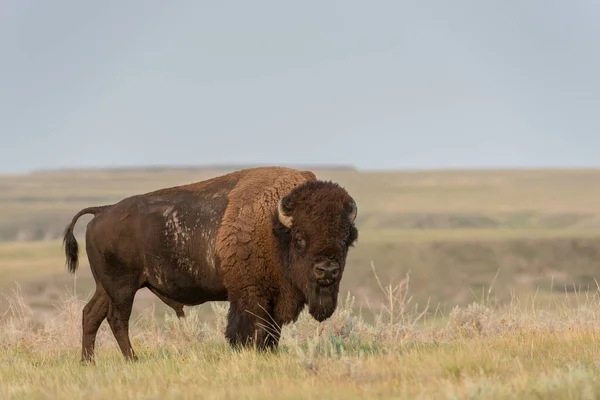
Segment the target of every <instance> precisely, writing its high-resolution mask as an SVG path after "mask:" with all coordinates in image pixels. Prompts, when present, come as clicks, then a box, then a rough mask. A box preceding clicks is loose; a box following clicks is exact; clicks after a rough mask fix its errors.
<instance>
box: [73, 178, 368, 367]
mask: <svg viewBox="0 0 600 400" xmlns="http://www.w3.org/2000/svg"><path fill="white" fill-rule="evenodd" d="M84 214H93V215H94V218H93V219H92V220H91V221H90V222H89V223H88V226H87V229H86V236H85V237H86V243H85V245H86V250H87V257H88V260H89V265H90V268H91V271H92V274H93V277H94V280H95V282H96V291H95V293H94V295H93V297H92V298H91V299H90V301H89V302H88V303H87V305H86V306H85V307H84V309H83V313H82V314H83V316H82V324H83V326H82V353H81V361H82V363H87V362H90V361H93V357H94V344H95V340H96V333H97V331H98V328H99V327H100V325H101V323H102V321H103V320H104V318H107V320H108V324H109V325H110V328H111V330H112V332H113V335H114V336H115V339H116V341H117V343H118V345H119V347H120V350H121V352H122V353H123V356H124V357H125V359H126V360H128V361H132V360H136V359H137V356H136V354H135V352H134V350H133V348H132V346H131V342H130V339H129V329H128V328H129V318H130V315H131V309H132V305H133V300H134V296H135V294H136V292H137V291H138V290H139V289H140V288H144V287H146V288H148V289H149V290H151V291H152V292H153V293H154V294H156V295H157V296H158V297H159V298H160V299H161V300H162V301H163V302H165V303H166V304H168V305H169V306H171V307H172V308H173V309H174V310H175V311H176V312H177V313H178V314H177V315H178V317H181V316H183V310H182V307H183V305H189V306H191V305H199V304H203V303H205V302H209V301H228V302H229V311H228V316H227V327H226V330H225V336H226V338H227V340H228V342H229V343H230V345H231V346H232V347H234V348H238V347H240V346H242V347H243V346H246V347H247V346H252V347H255V348H256V349H258V350H262V351H264V350H273V349H275V348H277V346H278V343H279V338H280V334H281V327H282V326H284V325H285V324H289V323H292V322H295V321H296V320H297V318H298V315H299V314H300V312H301V311H302V309H303V308H304V307H305V306H306V305H308V310H309V313H310V315H311V316H312V317H313V318H315V319H316V320H318V321H324V320H326V319H327V318H329V317H330V316H331V315H332V314H333V312H334V311H335V309H336V307H337V301H338V292H339V285H340V280H341V278H342V275H343V273H344V267H345V265H346V257H347V254H348V251H349V248H350V247H352V246H353V245H354V243H355V241H356V240H357V238H358V230H357V228H356V226H355V219H356V215H357V205H356V202H355V200H354V199H353V198H352V197H351V196H350V195H349V194H348V192H347V191H346V190H345V189H344V188H342V187H341V186H340V185H338V184H337V183H334V182H331V181H323V180H318V179H317V178H316V176H315V174H314V173H313V172H311V171H303V170H297V169H292V168H284V167H258V168H248V169H243V170H239V171H235V172H231V173H228V174H225V175H222V176H219V177H215V178H212V179H208V180H204V181H201V182H196V183H191V184H186V185H181V186H175V187H171V188H165V189H160V190H156V191H153V192H149V193H146V194H140V195H134V196H131V197H128V198H125V199H123V200H121V201H120V202H117V203H115V204H113V205H106V206H99V207H89V208H85V209H83V210H81V211H79V212H78V213H77V214H76V215H75V216H74V217H73V219H72V221H71V223H70V224H69V225H68V226H67V227H66V229H65V233H64V240H63V242H64V249H65V255H66V264H67V268H68V270H69V272H70V273H72V274H73V273H75V271H76V269H77V266H78V252H79V250H78V244H77V241H76V239H75V236H74V234H73V228H74V225H75V223H76V222H77V219H78V218H79V217H81V216H82V215H84Z"/></svg>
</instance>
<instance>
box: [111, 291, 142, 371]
mask: <svg viewBox="0 0 600 400" xmlns="http://www.w3.org/2000/svg"><path fill="white" fill-rule="evenodd" d="M135 292H136V291H135V290H132V289H130V288H128V287H126V288H123V289H121V291H120V292H119V296H118V297H115V298H113V299H111V302H110V307H109V310H108V317H107V319H108V324H109V325H110V329H111V330H112V333H113V335H114V336H115V339H116V340H117V343H118V345H119V348H120V349H121V353H123V356H124V357H125V359H126V360H128V361H137V355H136V354H135V351H134V350H133V347H132V346H131V341H130V340H129V317H130V316H131V309H132V307H133V299H134V297H135Z"/></svg>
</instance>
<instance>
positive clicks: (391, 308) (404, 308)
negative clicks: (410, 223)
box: [0, 280, 600, 399]
mask: <svg viewBox="0 0 600 400" xmlns="http://www.w3.org/2000/svg"><path fill="white" fill-rule="evenodd" d="M381 289H382V293H381V295H382V296H381V297H382V300H385V301H384V302H385V304H386V306H385V307H383V308H381V309H379V310H378V311H377V312H376V313H375V317H376V318H375V319H374V322H372V323H368V322H366V321H364V320H363V319H362V318H361V315H360V314H357V313H356V312H355V307H354V306H353V301H354V299H353V297H351V296H348V297H346V298H345V299H346V301H345V302H343V303H342V304H341V305H340V307H339V308H338V310H337V311H336V313H335V314H334V315H333V316H332V318H330V319H329V320H327V321H326V322H324V323H321V324H318V323H317V322H315V321H314V320H313V319H312V318H310V317H309V316H308V314H307V313H306V312H304V313H303V314H302V315H301V316H300V319H299V321H298V322H297V323H295V324H293V325H290V326H286V327H285V328H284V330H283V337H282V341H281V348H280V349H279V350H278V351H277V352H276V353H273V354H259V353H256V352H254V351H252V350H245V351H239V352H236V351H232V350H231V349H230V348H229V346H228V345H227V344H226V341H225V339H224V337H223V333H222V332H223V327H224V324H225V318H226V310H227V308H226V307H223V306H221V305H214V304H213V306H212V309H213V312H214V314H215V319H214V323H210V324H208V323H204V322H203V321H202V319H201V318H200V317H199V314H198V313H197V309H192V310H191V311H190V312H188V316H187V317H186V319H184V320H177V318H176V317H174V316H169V315H168V314H167V316H166V319H165V320H164V321H158V320H157V319H156V318H155V315H154V314H153V313H151V312H143V313H142V314H141V315H140V316H138V317H137V318H136V319H135V320H134V321H133V322H132V326H131V333H132V341H133V344H134V348H135V349H136V352H137V354H138V356H139V357H140V360H139V361H138V362H137V363H133V364H129V363H126V362H125V361H124V360H123V358H122V356H121V354H120V352H119V351H118V348H117V346H116V343H115V340H114V338H113V337H112V334H111V333H110V330H109V329H108V327H107V324H106V323H104V324H103V325H102V327H101V329H100V332H99V340H98V345H97V348H96V354H97V356H96V364H95V365H88V366H82V365H80V363H79V356H80V338H81V336H80V335H81V333H80V329H81V325H80V320H81V309H82V306H83V302H82V301H81V300H80V299H77V298H76V297H75V296H74V295H73V294H72V293H70V294H69V293H65V294H64V295H63V297H62V298H61V301H60V303H59V304H58V307H59V310H60V313H59V314H58V315H57V316H56V317H55V318H54V319H53V320H51V321H47V322H46V323H44V324H43V325H40V324H38V323H36V322H35V321H34V320H33V319H32V312H31V309H29V308H28V307H27V306H26V305H25V304H24V302H23V299H22V297H20V296H19V294H18V293H16V294H15V295H13V296H10V297H8V298H7V299H6V301H8V302H9V304H10V308H9V309H10V313H8V314H6V315H5V316H4V317H2V318H1V319H0V377H1V383H0V398H1V399H50V398H51V399H55V398H94V399H115V398H119V399H171V398H173V399H175V398H176V399H197V398H201V399H231V398H234V399H269V398H272V399H279V398H280V399H300V398H302V399H305V398H306V399H309V398H318V399H330V398H331V399H333V398H336V399H337V398H345V399H355V398H356V399H359V398H360V399H362V398H395V399H398V398H400V399H404V398H406V399H459V398H460V399H481V398H494V399H514V398H520V399H539V398H556V399H558V398H560V399H596V398H598V397H600V364H599V362H598V360H599V359H600V341H599V339H600V337H599V333H600V331H599V328H600V307H599V305H600V304H599V296H598V294H599V293H600V292H598V291H595V292H594V293H590V292H587V293H565V294H564V298H563V299H562V300H560V301H555V303H554V307H553V310H552V311H551V312H547V311H544V310H543V309H539V308H536V307H535V306H534V305H533V304H534V303H533V302H530V301H528V300H527V299H521V300H517V299H513V301H512V302H511V303H509V304H505V305H503V306H494V305H493V301H491V300H493V296H492V294H493V290H488V291H487V292H486V293H485V296H484V297H482V299H481V301H479V302H473V303H471V304H469V305H468V306H466V307H456V308H454V309H453V310H452V311H451V312H450V313H449V315H447V316H444V317H443V318H441V319H436V320H431V321H430V320H429V319H428V317H427V316H426V315H425V314H423V313H422V312H421V313H419V312H418V311H416V310H414V309H412V307H410V306H409V304H407V303H408V299H410V295H409V286H408V285H407V281H406V280H404V281H401V282H400V283H399V284H397V285H396V286H383V285H382V287H381Z"/></svg>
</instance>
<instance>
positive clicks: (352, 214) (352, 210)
mask: <svg viewBox="0 0 600 400" xmlns="http://www.w3.org/2000/svg"><path fill="white" fill-rule="evenodd" d="M357 213H358V208H357V207H356V202H355V201H354V200H353V201H352V202H351V203H350V215H349V217H350V221H352V222H354V220H355V219H356V215H357Z"/></svg>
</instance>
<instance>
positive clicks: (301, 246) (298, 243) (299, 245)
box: [294, 236, 306, 250]
mask: <svg viewBox="0 0 600 400" xmlns="http://www.w3.org/2000/svg"><path fill="white" fill-rule="evenodd" d="M294 245H295V246H296V248H297V249H298V250H304V248H305V247H306V240H304V238H303V237H301V236H297V237H296V238H295V239H294Z"/></svg>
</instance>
